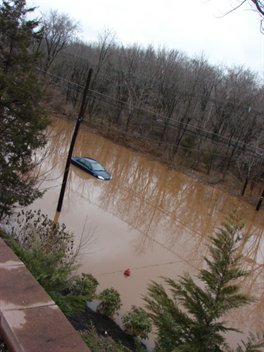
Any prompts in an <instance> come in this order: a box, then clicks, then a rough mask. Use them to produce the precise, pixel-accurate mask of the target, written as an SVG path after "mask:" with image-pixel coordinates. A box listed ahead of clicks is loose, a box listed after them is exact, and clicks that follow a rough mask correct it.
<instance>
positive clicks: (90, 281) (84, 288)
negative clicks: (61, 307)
mask: <svg viewBox="0 0 264 352" xmlns="http://www.w3.org/2000/svg"><path fill="white" fill-rule="evenodd" d="M97 286H98V281H97V280H96V278H95V277H93V275H91V274H84V273H83V274H82V276H81V277H76V278H75V279H74V280H73V281H72V283H71V286H70V289H69V290H70V292H71V294H73V295H84V296H85V297H86V299H87V301H92V300H93V299H94V298H95V296H96V289H97Z"/></svg>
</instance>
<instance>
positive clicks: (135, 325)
mask: <svg viewBox="0 0 264 352" xmlns="http://www.w3.org/2000/svg"><path fill="white" fill-rule="evenodd" d="M122 320H123V324H124V330H125V332H127V333H128V334H130V335H132V336H139V337H141V338H142V339H146V338H147V337H148V334H149V333H150V332H151V319H150V317H149V315H148V313H147V312H146V311H145V310H144V309H143V308H140V307H135V306H133V307H132V308H131V310H130V311H129V312H128V313H127V314H125V315H124V316H123V318H122Z"/></svg>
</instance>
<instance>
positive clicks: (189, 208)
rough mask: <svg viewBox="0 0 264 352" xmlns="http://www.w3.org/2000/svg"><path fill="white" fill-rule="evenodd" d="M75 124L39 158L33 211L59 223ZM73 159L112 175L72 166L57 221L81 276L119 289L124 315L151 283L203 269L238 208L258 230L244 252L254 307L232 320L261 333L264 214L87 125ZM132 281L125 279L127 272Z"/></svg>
mask: <svg viewBox="0 0 264 352" xmlns="http://www.w3.org/2000/svg"><path fill="white" fill-rule="evenodd" d="M73 128H74V123H73V122H70V121H67V120H61V119H54V120H53V124H52V127H51V128H50V133H49V142H48V146H47V152H48V153H47V155H46V156H45V157H44V159H43V160H42V161H41V167H40V175H41V177H42V185H41V187H42V188H43V189H46V193H45V194H44V196H43V198H42V199H39V200H37V201H36V202H35V203H34V204H33V207H34V208H37V209H38V208H40V209H41V210H42V211H43V212H44V213H46V214H48V215H49V216H50V217H51V218H54V215H55V212H56V207H57V201H58V196H59V191H60V186H61V182H62V175H63V170H64V166H65V161H66V156H67V152H68V147H69V143H70V139H71V135H72V131H73ZM73 154H74V155H81V156H90V157H93V158H95V159H97V160H99V161H100V162H101V163H102V164H103V165H104V166H105V167H106V169H107V170H108V171H109V172H110V173H111V174H112V176H113V179H112V180H111V181H100V180H98V179H96V178H94V177H92V176H90V175H89V174H87V173H85V172H83V171H81V170H80V169H78V168H76V167H75V166H73V165H71V168H70V173H69V178H68V184H67V188H66V193H65V198H64V204H63V207H62V211H61V213H60V217H59V221H60V222H64V223H65V224H66V225H67V228H68V229H69V230H71V231H73V232H74V234H75V236H76V243H77V244H78V243H80V246H81V249H80V255H79V263H80V268H79V271H80V272H85V273H92V274H93V275H94V276H95V277H96V278H97V279H98V281H99V283H100V287H99V288H100V290H102V289H104V288H107V287H114V288H116V289H117V290H118V291H119V293H120V295H121V299H122V302H123V306H122V308H121V311H120V315H122V314H123V313H125V312H126V311H127V310H128V309H129V308H130V307H131V306H132V305H142V304H143V300H142V297H143V296H144V295H145V294H146V293H147V286H148V284H149V283H150V281H151V280H156V281H160V280H161V279H160V277H161V276H166V277H170V278H175V279H177V277H178V276H179V275H183V274H184V273H190V274H191V275H195V274H196V272H197V269H199V268H201V267H202V266H203V259H202V258H203V256H204V255H206V247H205V244H206V243H207V237H208V235H210V234H211V233H212V232H213V229H214V228H215V227H216V226H218V225H219V224H220V223H221V221H222V220H223V219H224V217H225V216H226V215H227V214H228V213H230V212H231V211H232V210H234V209H236V210H237V211H238V213H239V214H240V216H241V218H242V219H243V222H244V223H245V225H246V226H245V228H246V230H247V231H250V232H252V233H254V235H253V236H252V237H251V239H250V241H249V243H248V244H247V247H246V248H244V249H243V250H244V253H245V254H246V263H247V265H248V267H249V269H251V270H252V272H251V274H250V276H249V277H248V278H247V279H246V281H245V282H243V283H242V286H243V290H245V291H246V292H247V293H250V294H253V295H254V296H255V297H256V298H257V300H256V302H255V303H253V304H251V305H250V306H247V307H246V308H243V309H240V310H239V311H236V312H234V313H233V314H231V316H229V317H228V320H229V321H230V322H231V323H232V326H235V327H237V328H240V329H244V330H245V331H247V330H252V331H257V330H262V325H263V319H262V318H263V309H264V290H263V281H264V270H263V269H264V265H263V263H264V261H263V252H262V248H263V231H264V219H263V210H261V211H259V212H256V211H255V210H254V208H253V207H252V206H251V205H249V204H248V203H246V202H244V201H243V200H242V199H241V198H235V197H232V196H229V195H228V194H226V193H224V192H222V191H220V190H219V189H217V188H215V187H212V186H209V185H205V184H202V183H200V182H199V181H197V180H195V179H193V178H190V177H188V176H186V175H184V174H181V173H179V172H177V171H175V170H171V169H169V168H168V167H167V166H165V165H163V164H161V163H160V162H157V161H154V160H150V159H149V158H147V157H145V156H144V155H142V154H140V153H136V152H134V151H132V150H129V149H127V148H125V147H123V146H120V145H117V144H114V143H112V142H111V141H109V140H107V139H105V138H103V137H101V136H98V135H96V134H94V133H92V132H89V130H88V128H87V127H85V126H81V129H80V132H79V136H78V139H77V142H76V146H75V150H74V153H73ZM127 268H129V269H130V270H131V276H130V277H127V278H126V277H125V276H124V275H123V272H124V270H125V269H127Z"/></svg>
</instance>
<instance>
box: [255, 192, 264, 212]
mask: <svg viewBox="0 0 264 352" xmlns="http://www.w3.org/2000/svg"><path fill="white" fill-rule="evenodd" d="M263 199H264V189H263V191H262V193H261V196H260V198H259V201H258V204H257V207H256V210H257V211H259V208H260V206H261V203H262V201H263Z"/></svg>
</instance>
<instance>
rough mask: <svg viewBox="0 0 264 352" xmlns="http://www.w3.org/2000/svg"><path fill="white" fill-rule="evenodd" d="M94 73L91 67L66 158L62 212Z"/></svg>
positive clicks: (62, 188) (58, 206) (60, 200)
mask: <svg viewBox="0 0 264 352" xmlns="http://www.w3.org/2000/svg"><path fill="white" fill-rule="evenodd" d="M92 73H93V70H92V69H91V68H90V69H89V72H88V77H87V81H86V85H85V88H84V91H83V97H82V103H81V107H80V111H79V116H78V118H77V120H76V124H75V128H74V132H73V135H72V140H71V144H70V148H69V152H68V157H67V160H66V165H65V169H64V176H63V181H62V185H61V191H60V196H59V201H58V205H57V211H58V212H60V211H61V208H62V203H63V198H64V193H65V189H66V184H67V179H68V174H69V169H70V164H71V157H72V152H73V148H74V145H75V141H76V138H77V135H78V132H79V128H80V124H81V122H82V120H83V117H84V113H85V110H86V107H87V103H88V99H87V94H88V89H89V86H90V82H91V78H92Z"/></svg>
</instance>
